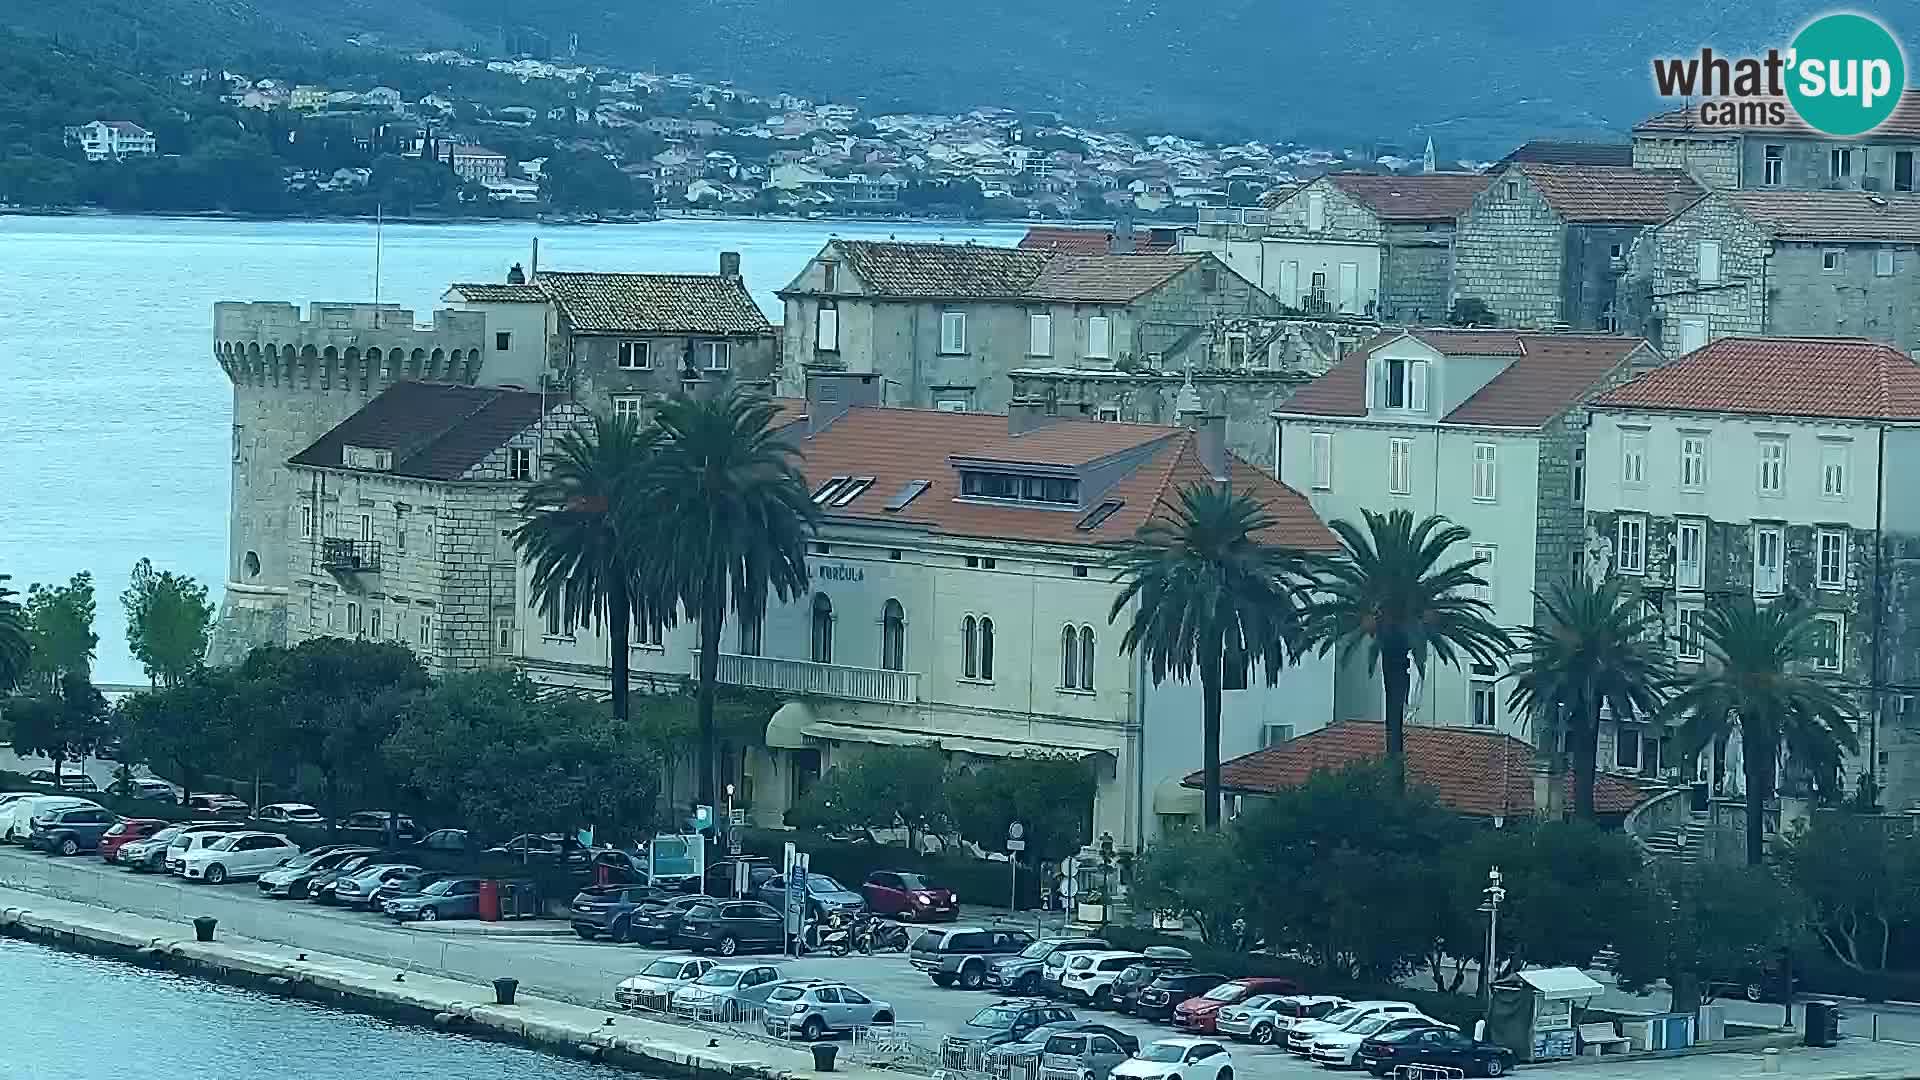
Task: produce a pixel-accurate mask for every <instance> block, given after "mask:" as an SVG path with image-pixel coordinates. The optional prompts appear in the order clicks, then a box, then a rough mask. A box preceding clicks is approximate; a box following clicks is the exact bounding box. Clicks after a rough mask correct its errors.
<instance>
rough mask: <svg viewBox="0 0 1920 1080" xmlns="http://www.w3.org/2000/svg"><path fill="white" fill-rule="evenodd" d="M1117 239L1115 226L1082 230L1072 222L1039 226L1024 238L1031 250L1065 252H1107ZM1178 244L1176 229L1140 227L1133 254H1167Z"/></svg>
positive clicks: (1021, 241) (1097, 253)
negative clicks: (1114, 236)
mask: <svg viewBox="0 0 1920 1080" xmlns="http://www.w3.org/2000/svg"><path fill="white" fill-rule="evenodd" d="M1112 241H1113V230H1112V229H1082V228H1076V227H1074V226H1071V225H1035V226H1033V227H1031V228H1029V229H1028V230H1027V235H1025V236H1023V237H1021V238H1020V246H1021V247H1022V248H1025V249H1027V250H1029V251H1034V250H1039V251H1063V252H1069V253H1071V254H1075V255H1105V254H1107V251H1108V245H1109V244H1111V243H1112ZM1177 246H1178V241H1177V240H1176V239H1175V234H1174V233H1173V231H1172V230H1159V231H1156V230H1153V229H1142V228H1136V229H1134V230H1133V254H1136V255H1152V254H1165V253H1167V252H1170V251H1172V250H1173V249H1174V248H1175V247H1177Z"/></svg>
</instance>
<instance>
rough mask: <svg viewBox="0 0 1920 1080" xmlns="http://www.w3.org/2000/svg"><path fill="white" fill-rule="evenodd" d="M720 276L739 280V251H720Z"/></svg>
mask: <svg viewBox="0 0 1920 1080" xmlns="http://www.w3.org/2000/svg"><path fill="white" fill-rule="evenodd" d="M720 276H721V277H723V278H727V279H728V280H730V281H739V280H740V253H739V252H737V251H723V252H721V253H720Z"/></svg>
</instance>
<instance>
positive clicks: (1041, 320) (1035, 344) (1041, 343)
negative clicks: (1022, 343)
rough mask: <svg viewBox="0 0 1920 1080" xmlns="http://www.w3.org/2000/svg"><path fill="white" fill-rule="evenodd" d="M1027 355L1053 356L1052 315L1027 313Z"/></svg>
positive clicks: (1042, 312) (1034, 312) (1039, 312)
mask: <svg viewBox="0 0 1920 1080" xmlns="http://www.w3.org/2000/svg"><path fill="white" fill-rule="evenodd" d="M1027 355H1028V356H1052V355H1053V315H1052V314H1051V313H1049V312H1045V311H1030V312H1028V313H1027Z"/></svg>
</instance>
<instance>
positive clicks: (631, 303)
mask: <svg viewBox="0 0 1920 1080" xmlns="http://www.w3.org/2000/svg"><path fill="white" fill-rule="evenodd" d="M534 284H535V285H537V286H539V287H540V288H541V289H542V290H544V291H545V292H546V294H547V295H548V296H549V297H551V298H552V299H553V300H554V302H555V303H557V304H559V305H560V309H561V310H562V311H564V312H565V313H566V316H567V319H568V321H569V322H570V323H572V324H573V329H574V330H575V331H576V332H578V333H582V334H619V333H635V334H716V335H725V334H771V333H773V326H772V324H770V323H768V322H767V317H766V315H765V314H764V313H763V312H761V310H760V305H758V304H756V303H754V302H753V297H751V296H749V295H748V294H747V286H746V284H745V283H744V282H742V281H741V280H740V279H739V278H737V277H723V276H721V275H719V274H585V273H572V272H561V271H548V270H542V271H540V273H539V275H538V276H537V277H535V278H534Z"/></svg>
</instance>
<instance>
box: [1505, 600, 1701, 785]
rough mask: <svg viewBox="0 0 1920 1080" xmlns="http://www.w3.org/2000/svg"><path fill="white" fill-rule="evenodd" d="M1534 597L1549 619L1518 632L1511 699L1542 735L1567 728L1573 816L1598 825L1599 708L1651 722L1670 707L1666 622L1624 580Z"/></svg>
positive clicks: (1540, 619)
mask: <svg viewBox="0 0 1920 1080" xmlns="http://www.w3.org/2000/svg"><path fill="white" fill-rule="evenodd" d="M1534 598H1535V599H1536V600H1537V601H1538V602H1539V605H1540V608H1541V610H1542V612H1543V614H1542V615H1541V617H1540V618H1539V619H1538V620H1536V622H1535V624H1534V625H1532V626H1524V627H1521V628H1520V629H1519V631H1518V637H1519V644H1520V647H1521V648H1522V649H1524V650H1525V652H1526V656H1525V657H1524V658H1523V659H1521V661H1520V662H1519V663H1517V664H1515V665H1514V666H1513V691H1512V693H1511V694H1509V695H1508V698H1507V701H1508V704H1509V705H1511V706H1512V707H1514V708H1515V709H1519V710H1522V711H1524V712H1526V713H1527V714H1528V715H1529V716H1531V717H1532V718H1533V722H1534V724H1535V726H1536V729H1537V730H1539V731H1541V732H1542V733H1548V732H1553V731H1555V730H1556V729H1559V728H1564V730H1565V731H1566V734H1567V747H1568V749H1569V750H1570V751H1571V752H1572V754H1573V778H1574V783H1573V807H1574V814H1575V815H1576V816H1578V817H1579V818H1581V819H1582V820H1584V821H1592V820H1593V819H1594V814H1593V784H1594V776H1595V774H1596V772H1597V771H1598V761H1599V746H1600V710H1601V708H1602V707H1605V708H1607V709H1611V710H1612V712H1613V715H1614V716H1622V717H1624V716H1647V717H1650V716H1654V715H1656V714H1657V713H1658V712H1659V710H1660V707H1661V706H1662V705H1664V704H1665V703H1666V699H1667V696H1668V694H1669V692H1670V690H1671V683H1672V681H1673V662H1672V660H1671V659H1670V658H1669V657H1668V654H1667V650H1666V649H1665V648H1664V647H1663V644H1662V642H1661V640H1660V634H1661V630H1662V627H1663V625H1664V624H1663V623H1662V622H1661V619H1660V616H1659V615H1658V614H1657V613H1649V612H1648V611H1647V609H1646V607H1645V605H1644V604H1643V603H1642V602H1641V599H1640V597H1639V595H1638V593H1637V592H1632V591H1629V590H1628V589H1627V588H1626V587H1625V585H1624V584H1623V583H1622V582H1621V581H1620V580H1619V579H1618V578H1609V579H1608V580H1606V581H1604V582H1601V583H1599V584H1595V583H1594V582H1592V581H1591V580H1590V579H1588V578H1587V577H1586V576H1584V575H1581V576H1578V577H1576V578H1575V579H1574V580H1573V581H1571V582H1566V583H1563V584H1556V585H1554V586H1553V587H1552V588H1550V589H1549V590H1547V592H1546V593H1544V594H1542V593H1535V594H1534Z"/></svg>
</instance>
